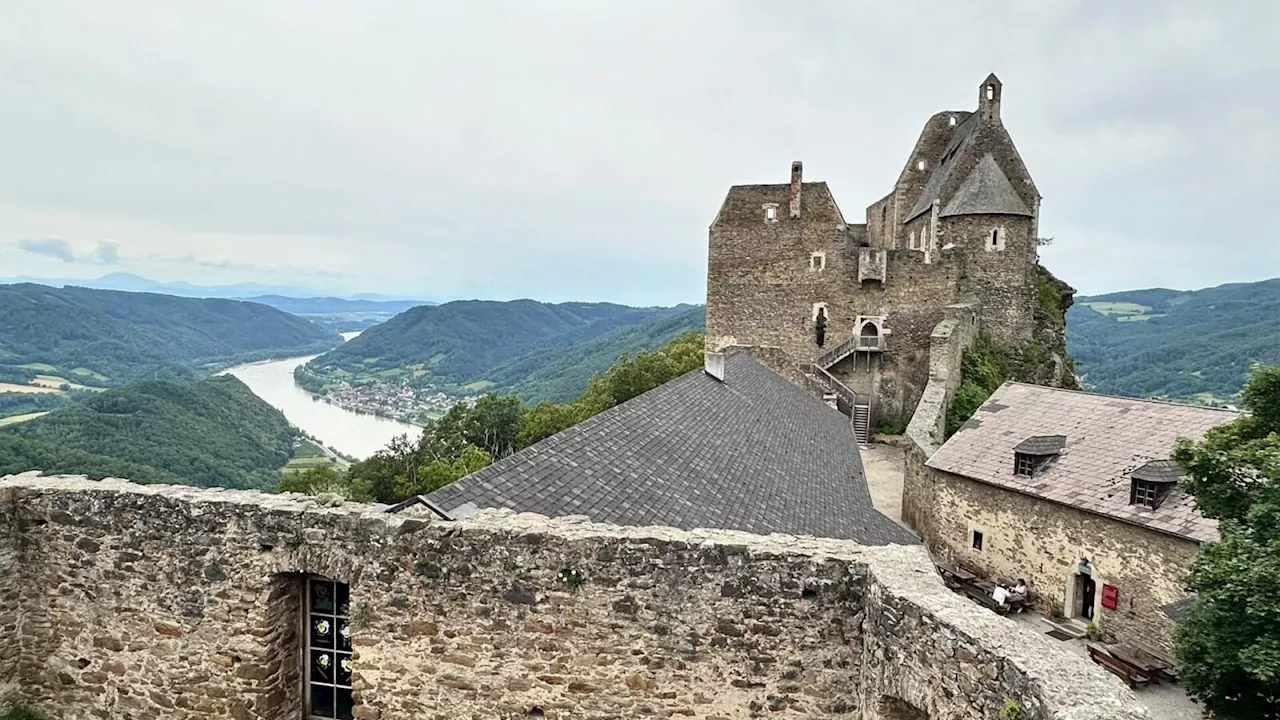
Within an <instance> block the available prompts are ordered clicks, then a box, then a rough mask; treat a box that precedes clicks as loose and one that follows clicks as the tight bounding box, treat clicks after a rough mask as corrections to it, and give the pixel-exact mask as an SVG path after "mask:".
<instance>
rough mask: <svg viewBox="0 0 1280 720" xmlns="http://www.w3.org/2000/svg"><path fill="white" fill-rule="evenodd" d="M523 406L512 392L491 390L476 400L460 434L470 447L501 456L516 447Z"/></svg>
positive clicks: (494, 455)
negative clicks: (492, 391) (505, 393)
mask: <svg viewBox="0 0 1280 720" xmlns="http://www.w3.org/2000/svg"><path fill="white" fill-rule="evenodd" d="M523 421H524V408H523V407H521V405H520V398H518V397H516V396H514V395H496V394H493V393H490V394H488V395H485V396H484V397H482V398H480V399H479V400H477V401H476V404H475V405H474V406H473V407H472V408H471V411H470V412H469V413H468V416H467V418H466V422H465V423H464V425H463V435H464V436H465V438H466V441H467V442H468V443H469V444H470V445H471V446H473V447H477V448H482V449H484V450H485V451H486V452H488V454H489V456H490V457H494V458H504V457H506V456H508V455H510V454H511V453H513V452H515V450H516V443H517V440H518V436H519V435H520V425H521V423H522V422H523Z"/></svg>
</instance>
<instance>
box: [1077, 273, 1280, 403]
mask: <svg viewBox="0 0 1280 720" xmlns="http://www.w3.org/2000/svg"><path fill="white" fill-rule="evenodd" d="M1067 343H1068V346H1069V348H1070V350H1071V354H1072V355H1073V356H1074V357H1075V360H1076V369H1077V372H1079V373H1080V374H1081V375H1083V378H1084V384H1085V387H1086V388H1088V389H1091V390H1096V391H1098V392H1104V393H1112V394H1116V395H1130V396H1134V397H1165V398H1173V399H1180V400H1191V401H1196V402H1204V403H1223V402H1237V401H1236V399H1235V396H1236V395H1237V394H1238V393H1239V392H1240V390H1241V389H1242V388H1243V387H1244V384H1245V380H1246V379H1247V377H1248V373H1249V368H1250V366H1251V365H1252V364H1253V363H1255V362H1261V363H1265V364H1268V365H1276V364H1278V363H1280V279H1275V280H1266V281H1263V282H1256V283H1241V284H1232V285H1222V286H1219V287H1214V288H1207V289H1204V290H1194V291H1185V292H1184V291H1177V290H1165V289H1161V288H1156V289H1149V290H1133V291H1127V292H1120V293H1112V294H1109V295H1098V296H1094V297H1080V298H1076V302H1075V305H1074V306H1073V307H1072V308H1071V310H1070V311H1069V312H1068V313H1067Z"/></svg>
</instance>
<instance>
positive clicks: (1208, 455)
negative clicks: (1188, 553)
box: [1173, 366, 1280, 720]
mask: <svg viewBox="0 0 1280 720" xmlns="http://www.w3.org/2000/svg"><path fill="white" fill-rule="evenodd" d="M1244 401H1245V404H1246V406H1247V407H1248V408H1249V409H1250V410H1251V411H1252V414H1251V415H1248V416H1245V417H1241V418H1240V419H1238V420H1236V421H1235V422H1232V423H1230V424H1228V425H1224V426H1221V427H1217V428H1213V429H1211V430H1209V431H1208V432H1206V433H1205V437H1204V439H1203V440H1202V441H1200V442H1192V441H1188V440H1185V439H1184V440H1180V441H1179V442H1178V445H1177V447H1176V448H1175V450H1174V455H1173V456H1174V459H1175V460H1177V461H1178V462H1179V463H1180V464H1181V465H1182V467H1183V469H1184V470H1185V472H1186V476H1185V477H1184V479H1183V483H1182V485H1183V488H1184V489H1186V491H1187V492H1189V493H1191V494H1192V495H1194V496H1195V499H1196V503H1197V504H1198V505H1199V506H1200V510H1201V511H1202V512H1203V513H1204V514H1205V516H1206V517H1210V518H1215V519H1217V520H1218V521H1219V534H1220V538H1221V539H1220V540H1219V541H1218V542H1213V543H1206V544H1204V545H1203V546H1201V548H1200V552H1199V554H1198V555H1197V556H1196V559H1195V562H1193V563H1192V566H1191V569H1190V571H1189V572H1188V575H1187V584H1188V588H1189V589H1190V590H1191V591H1192V592H1194V593H1195V601H1194V602H1193V604H1192V606H1191V609H1190V611H1189V612H1188V614H1187V617H1186V618H1185V619H1184V620H1183V622H1182V623H1181V624H1180V625H1179V627H1178V629H1177V632H1176V633H1175V636H1174V646H1175V650H1176V653H1177V656H1178V664H1179V666H1180V668H1181V672H1180V677H1181V678H1182V681H1183V684H1184V686H1185V687H1186V688H1187V690H1188V692H1190V693H1191V694H1192V695H1193V696H1195V697H1197V698H1198V699H1200V700H1201V702H1203V703H1204V705H1205V707H1206V708H1207V709H1208V710H1210V711H1212V712H1213V713H1214V715H1215V717H1218V718H1223V719H1224V720H1244V719H1245V718H1250V719H1258V720H1276V719H1277V718H1280V367H1271V368H1266V367H1261V366H1257V367H1254V369H1253V372H1252V376H1251V378H1250V380H1249V383H1248V385H1247V386H1246V388H1245V391H1244Z"/></svg>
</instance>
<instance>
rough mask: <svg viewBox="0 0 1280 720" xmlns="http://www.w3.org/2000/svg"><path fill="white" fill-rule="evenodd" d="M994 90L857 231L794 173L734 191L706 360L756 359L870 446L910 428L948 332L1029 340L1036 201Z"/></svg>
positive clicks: (990, 82) (995, 82) (716, 260)
mask: <svg viewBox="0 0 1280 720" xmlns="http://www.w3.org/2000/svg"><path fill="white" fill-rule="evenodd" d="M1002 92H1003V88H1002V86H1001V83H1000V80H999V79H998V78H997V77H996V76H995V75H989V76H988V77H987V78H986V79H985V80H983V82H982V83H981V85H979V87H978V108H977V110H975V111H972V112H971V111H965V110H950V111H945V112H940V113H937V114H935V115H934V116H933V117H931V118H929V120H928V121H927V122H926V123H925V126H924V129H923V130H922V131H921V133H920V138H919V140H917V141H916V145H915V147H914V148H913V149H912V151H911V154H910V155H909V156H908V158H907V162H906V164H905V166H904V167H903V170H902V172H901V173H900V174H899V176H898V180H897V182H896V183H895V184H894V187H893V190H892V191H891V192H889V193H888V194H887V195H885V196H884V197H883V198H881V199H879V200H877V201H876V202H874V203H872V204H871V205H870V206H868V207H867V209H866V217H865V221H864V222H862V223H850V222H847V221H846V220H845V218H844V215H843V214H842V213H841V211H840V208H839V206H838V205H837V204H836V201H835V197H834V196H833V195H832V193H831V190H830V188H828V186H827V184H826V183H825V182H804V179H803V167H802V165H801V163H799V162H796V163H794V164H793V165H792V167H791V179H790V182H789V183H788V184H780V185H738V186H734V187H732V188H730V189H729V192H728V195H727V196H726V197H725V200H724V203H723V204H722V205H721V207H720V211H719V212H718V213H717V214H716V218H715V220H714V222H713V223H712V224H711V229H710V247H709V254H708V272H707V346H708V350H711V351H720V350H725V349H730V348H742V349H746V350H748V351H750V352H753V354H756V355H757V357H760V358H761V359H763V360H765V361H766V362H769V363H770V365H771V366H772V367H773V368H774V369H775V370H776V371H778V372H780V373H782V374H783V375H785V376H787V377H789V378H791V379H792V380H793V381H796V382H799V383H801V384H805V385H808V386H810V387H811V388H812V389H814V390H815V391H817V392H821V393H822V394H824V395H825V396H826V397H827V398H828V399H829V400H831V401H833V402H837V403H839V405H840V407H841V409H842V410H844V411H845V412H846V413H847V414H850V415H851V416H852V417H853V422H854V427H855V431H856V433H857V434H858V435H859V438H860V439H864V440H865V439H866V436H867V433H868V432H869V429H870V428H871V427H872V426H873V425H875V424H877V423H886V424H891V425H898V426H905V425H906V424H907V423H908V421H909V420H910V418H911V416H912V414H913V412H914V411H915V409H916V408H917V406H918V405H919V403H920V400H921V397H922V395H923V394H924V392H925V387H926V385H927V384H928V381H929V379H930V357H929V356H930V348H931V346H932V345H934V344H936V342H937V341H936V339H935V338H934V335H935V332H936V331H938V330H939V324H940V323H941V322H942V321H943V320H944V319H948V318H950V319H952V320H954V321H956V322H964V323H968V324H969V325H970V328H967V329H965V330H964V331H963V332H964V334H965V335H966V338H967V339H966V343H967V342H968V341H971V339H972V337H973V336H974V335H976V334H977V333H988V334H989V335H990V336H991V337H992V338H993V339H994V340H996V341H997V342H1000V343H1002V344H1004V345H1008V346H1014V345H1017V344H1018V343H1020V342H1022V341H1025V340H1029V339H1031V338H1032V337H1033V336H1034V335H1035V334H1036V330H1037V328H1036V319H1035V304H1036V286H1037V284H1036V283H1037V273H1038V272H1039V271H1040V270H1039V265H1038V255H1037V245H1038V243H1037V230H1038V221H1039V211H1040V193H1039V191H1038V190H1037V189H1036V186H1035V183H1034V182H1033V181H1032V179H1031V174H1030V173H1029V172H1028V171H1027V167H1026V165H1025V164H1024V163H1023V162H1022V158H1021V157H1020V156H1019V155H1018V151H1017V148H1016V147H1014V144H1013V140H1012V139H1011V138H1010V136H1009V133H1008V131H1007V130H1006V129H1005V127H1004V124H1003V123H1002V121H1001V119H1000V104H1001V96H1002ZM1067 304H1069V295H1068V302H1067ZM954 330H955V329H954V328H953V329H952V330H949V331H948V332H952V333H954ZM1051 344H1052V345H1054V346H1059V345H1061V341H1060V339H1059V341H1058V342H1056V343H1051ZM956 361H957V362H958V357H957V358H956ZM1063 362H1064V358H1063V357H1058V358H1057V359H1056V360H1055V361H1054V364H1055V365H1056V366H1057V368H1058V370H1057V371H1056V375H1057V378H1058V379H1060V378H1061V375H1062V366H1063Z"/></svg>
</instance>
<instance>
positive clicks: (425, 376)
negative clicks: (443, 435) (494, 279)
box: [305, 300, 694, 399]
mask: <svg viewBox="0 0 1280 720" xmlns="http://www.w3.org/2000/svg"><path fill="white" fill-rule="evenodd" d="M689 309H690V308H689V306H687V305H682V306H677V307H673V308H632V307H627V306H625V305H614V304H611V303H562V304H558V305H553V304H548V303H540V302H535V301H533V300H515V301H511V302H495V301H480V300H467V301H460V302H451V303H445V304H443V305H438V306H422V307H415V308H412V309H410V310H407V311H405V312H403V313H400V314H399V315H397V316H395V317H394V318H392V319H391V320H389V321H387V322H385V323H383V324H381V325H377V326H374V327H372V328H370V329H368V330H366V331H365V332H364V333H363V334H361V335H360V336H359V337H357V338H355V339H353V340H351V341H350V342H348V343H346V344H345V345H342V346H341V347H338V348H336V349H334V350H333V351H331V352H328V353H326V354H324V355H321V356H320V357H318V358H316V359H315V360H313V361H311V363H309V364H308V366H307V372H308V373H309V374H310V375H311V377H310V378H306V379H305V382H306V383H307V387H308V388H309V389H312V390H316V391H324V390H325V389H326V387H325V385H326V383H335V382H340V381H345V382H349V383H353V384H362V383H371V382H405V383H408V384H411V385H414V386H418V387H422V386H427V385H430V386H433V387H438V388H440V389H441V390H444V391H447V392H458V393H461V392H474V391H490V390H494V389H496V388H514V387H516V386H517V385H518V384H520V383H522V382H526V383H528V384H527V385H526V386H525V388H524V390H523V392H525V394H526V396H527V397H530V398H531V399H532V398H533V396H532V395H529V393H532V392H534V391H535V390H536V389H537V388H536V386H537V385H539V384H545V385H546V387H547V390H548V391H549V392H553V393H554V397H559V398H568V397H574V396H576V395H577V394H578V393H580V392H581V391H582V388H583V387H584V386H585V385H586V380H587V379H588V378H589V377H590V376H591V373H592V372H596V371H600V370H603V369H605V368H607V367H608V366H609V364H610V363H612V362H613V361H614V360H616V359H617V355H618V354H619V353H621V352H624V351H628V350H631V351H634V350H641V349H652V348H654V347H658V346H659V345H661V344H662V343H663V342H664V341H665V340H667V339H670V337H673V336H674V335H675V334H678V333H679V331H680V330H682V329H690V328H691V327H693V326H694V325H692V324H690V321H680V322H677V323H676V326H675V327H672V328H668V329H666V330H661V329H651V330H641V331H639V332H638V333H637V334H635V335H634V336H632V339H633V340H636V341H641V342H642V345H629V344H628V342H627V339H626V338H627V337H628V336H627V335H626V331H628V330H635V329H638V328H640V327H641V326H644V325H646V324H647V323H650V322H657V321H664V320H668V319H671V318H674V317H676V316H679V315H681V314H682V313H685V312H687V311H688V310H689ZM686 325H687V327H686ZM615 333H619V334H618V335H617V336H616V337H612V339H610V340H605V339H604V338H606V337H610V336H612V335H613V334H615ZM597 340H598V341H600V344H599V345H590V346H589V344H591V343H593V342H595V341H597ZM582 348H585V349H583V350H582V353H581V355H580V356H579V357H580V359H582V360H583V361H585V362H586V363H587V364H586V365H585V366H584V367H585V368H588V369H586V370H585V371H583V370H573V369H571V368H569V367H568V365H571V364H572V362H565V361H564V360H563V356H565V355H573V354H576V353H577V351H578V350H579V349H582ZM602 357H607V360H605V361H603V362H602V361H601V358H602ZM570 385H575V386H574V387H570ZM537 397H539V398H540V397H542V396H540V395H539V396H537Z"/></svg>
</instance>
